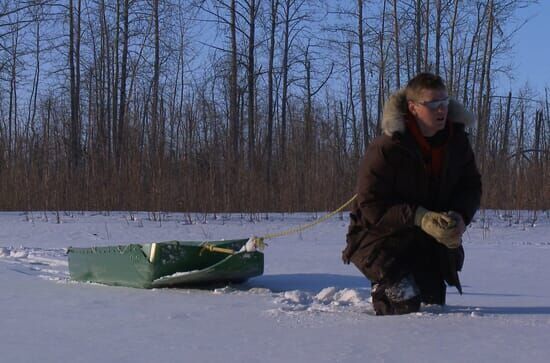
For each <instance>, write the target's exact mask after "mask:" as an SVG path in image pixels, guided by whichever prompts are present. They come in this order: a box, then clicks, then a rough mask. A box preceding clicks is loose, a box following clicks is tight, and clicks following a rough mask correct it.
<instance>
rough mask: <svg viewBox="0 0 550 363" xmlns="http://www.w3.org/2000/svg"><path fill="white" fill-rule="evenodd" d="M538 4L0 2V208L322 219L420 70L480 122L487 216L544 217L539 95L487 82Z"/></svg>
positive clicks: (341, 197) (547, 148)
mask: <svg viewBox="0 0 550 363" xmlns="http://www.w3.org/2000/svg"><path fill="white" fill-rule="evenodd" d="M533 3H535V2H534V1H512V2H510V1H500V0H485V1H473V0H472V1H469V0H414V1H413V0H409V1H405V0H384V1H379V2H366V1H363V0H354V1H352V0H349V1H323V0H202V1H199V0H195V1H192V0H166V1H161V0H68V1H55V0H26V1H18V2H14V1H9V0H0V84H1V87H0V208H1V209H3V210H63V209H72V210H113V209H115V210H179V211H210V212H215V211H220V212H221V211H251V212H254V211H308V210H328V209H332V208H334V207H336V206H338V205H339V204H340V203H341V202H343V201H345V200H347V199H348V198H349V197H350V196H351V195H352V194H353V188H354V184H355V178H356V173H357V166H358V163H359V161H360V158H361V157H362V154H363V152H364V150H365V147H366V145H368V143H369V142H370V140H372V138H373V137H375V136H376V135H377V134H379V124H380V118H381V110H382V106H383V103H384V100H385V99H387V97H388V96H389V94H390V93H392V92H393V91H395V90H396V89H398V88H400V87H402V86H403V85H404V84H405V83H406V81H407V79H409V78H410V77H412V76H413V75H414V74H416V73H417V72H420V71H431V72H434V73H438V74H440V75H442V76H443V77H444V78H445V79H446V80H447V84H448V87H449V90H450V93H451V94H452V96H453V97H455V98H457V99H459V100H460V101H461V102H463V103H464V104H465V105H466V106H467V107H468V108H469V109H471V110H472V111H473V112H474V114H475V115H476V120H477V123H476V124H475V125H473V127H472V128H471V130H470V133H471V141H472V144H473V146H474V148H475V151H476V155H477V157H478V161H479V166H480V168H481V169H482V174H483V178H484V197H483V198H484V199H483V205H484V206H485V207H491V208H510V209H512V208H514V209H517V208H529V209H547V208H550V183H549V182H548V178H549V176H550V163H549V161H550V117H549V115H550V99H549V97H548V89H545V90H532V89H529V88H528V87H527V86H526V87H523V88H522V89H515V90H510V92H509V93H506V92H505V93H504V94H503V93H502V88H500V87H496V83H497V82H498V81H499V80H500V81H501V82H502V80H503V79H507V77H513V75H514V73H513V70H512V69H510V68H509V63H508V59H507V57H508V56H509V55H510V53H511V50H512V49H511V44H512V39H513V35H514V32H515V30H516V29H517V26H519V25H520V24H521V19H518V17H517V15H516V14H517V11H518V9H520V8H521V7H524V6H533ZM514 24H517V26H514ZM542 76H545V75H541V77H542Z"/></svg>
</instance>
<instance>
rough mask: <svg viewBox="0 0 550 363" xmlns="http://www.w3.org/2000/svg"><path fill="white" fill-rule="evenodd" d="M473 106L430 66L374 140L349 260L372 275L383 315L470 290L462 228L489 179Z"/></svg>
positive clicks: (389, 111)
mask: <svg viewBox="0 0 550 363" xmlns="http://www.w3.org/2000/svg"><path fill="white" fill-rule="evenodd" d="M471 122H472V116H471V114H470V113H468V112H466V110H465V109H464V108H463V107H462V105H460V104H459V103H458V102H456V101H454V100H453V99H449V97H448V94H447V89H446V86H445V84H444V83H443V80H442V79H441V78H440V77H439V76H436V75H433V74H430V73H421V74H419V75H417V76H416V77H414V78H413V79H411V80H410V81H409V83H408V84H407V87H406V88H405V89H402V90H400V91H398V92H396V93H395V94H394V95H392V96H391V97H390V99H389V100H388V102H387V103H386V105H385V106H384V112H383V118H382V131H383V134H382V135H381V136H379V137H377V138H376V139H374V140H373V142H372V143H371V144H370V145H369V147H368V149H367V151H366V155H365V158H364V160H363V162H362V164H361V167H360V171H359V177H358V181H357V187H356V191H357V199H356V200H355V201H354V204H353V205H352V211H351V214H350V218H351V222H350V226H349V231H348V235H347V247H346V249H345V250H344V251H343V253H342V257H343V260H344V262H345V263H349V262H350V261H351V262H353V264H354V265H355V266H357V268H358V269H359V270H360V271H361V272H362V273H363V274H364V275H365V276H366V277H367V278H368V279H369V280H370V281H371V284H372V290H371V295H372V303H373V307H374V310H375V312H376V314H377V315H391V314H406V313H410V312H415V311H418V310H419V309H420V304H421V303H425V304H439V305H444V304H445V294H446V285H445V282H447V283H448V284H449V285H451V286H455V287H456V288H457V289H458V290H459V292H460V293H462V289H461V286H460V281H459V278H458V273H457V271H460V269H461V268H462V263H463V261H464V249H463V248H462V239H461V237H462V234H463V233H464V231H465V229H466V226H467V225H468V224H469V223H470V222H471V220H472V218H473V216H474V214H475V212H476V211H477V209H478V208H479V203H480V198H481V177H480V174H479V172H478V169H477V166H476V163H475V158H474V154H473V151H472V148H471V146H470V143H469V141H468V135H467V134H466V132H465V131H464V128H465V126H466V125H468V124H469V123H471Z"/></svg>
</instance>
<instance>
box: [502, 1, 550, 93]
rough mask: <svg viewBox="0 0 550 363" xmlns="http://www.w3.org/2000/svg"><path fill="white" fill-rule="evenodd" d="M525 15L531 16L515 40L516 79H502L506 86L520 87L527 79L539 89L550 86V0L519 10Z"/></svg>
mask: <svg viewBox="0 0 550 363" xmlns="http://www.w3.org/2000/svg"><path fill="white" fill-rule="evenodd" d="M518 15H519V16H520V17H521V18H522V19H528V18H529V19H530V20H529V21H528V23H527V24H525V25H524V26H523V28H521V29H520V30H519V32H518V33H516V35H515V37H514V39H513V43H514V51H513V55H512V63H513V65H514V66H515V73H516V74H517V79H516V80H514V81H512V82H510V81H503V82H502V87H503V88H504V90H507V89H509V88H510V87H511V88H512V89H517V88H518V87H522V86H523V85H524V84H525V83H526V82H528V83H529V85H530V86H531V87H532V88H534V89H536V90H537V91H538V92H541V93H542V92H544V87H549V88H550V0H540V1H539V4H538V5H531V6H530V7H528V8H527V9H522V10H520V11H519V13H518Z"/></svg>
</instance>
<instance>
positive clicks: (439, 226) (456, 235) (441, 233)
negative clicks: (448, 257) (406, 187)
mask: <svg viewBox="0 0 550 363" xmlns="http://www.w3.org/2000/svg"><path fill="white" fill-rule="evenodd" d="M462 223H463V224H464V222H462ZM414 224H415V225H417V226H419V227H420V228H421V229H422V230H423V231H424V232H426V233H427V234H429V235H430V236H432V237H433V238H435V239H436V241H437V242H439V243H441V244H443V245H445V246H446V247H448V248H458V247H459V246H460V244H461V243H462V241H461V237H462V233H461V232H460V230H459V228H457V227H458V226H457V221H456V220H455V219H454V217H453V216H450V215H448V214H447V213H438V212H432V211H429V210H427V209H426V208H424V207H421V206H418V208H417V209H416V213H415V215H414Z"/></svg>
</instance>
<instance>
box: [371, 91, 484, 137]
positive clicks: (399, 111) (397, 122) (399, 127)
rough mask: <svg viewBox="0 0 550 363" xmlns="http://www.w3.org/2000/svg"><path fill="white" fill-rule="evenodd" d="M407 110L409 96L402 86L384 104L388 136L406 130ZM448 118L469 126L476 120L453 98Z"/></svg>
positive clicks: (384, 121) (383, 129) (384, 126)
mask: <svg viewBox="0 0 550 363" xmlns="http://www.w3.org/2000/svg"><path fill="white" fill-rule="evenodd" d="M407 112H408V106H407V98H406V96H405V89H404V88H402V89H400V90H399V91H397V92H395V93H394V94H392V95H391V96H390V98H389V99H388V100H387V101H386V103H385V104H384V111H383V113H382V132H383V133H384V134H386V135H388V136H392V135H393V134H394V133H395V132H399V133H403V132H404V131H405V117H406V115H407ZM447 119H448V120H452V122H455V123H461V124H464V125H465V126H469V125H471V124H472V123H473V121H474V115H473V114H472V113H471V112H469V111H467V110H466V109H465V108H464V106H463V105H462V104H461V103H460V102H458V101H456V100H454V99H452V98H451V99H450V100H449V112H448V113H447Z"/></svg>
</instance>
